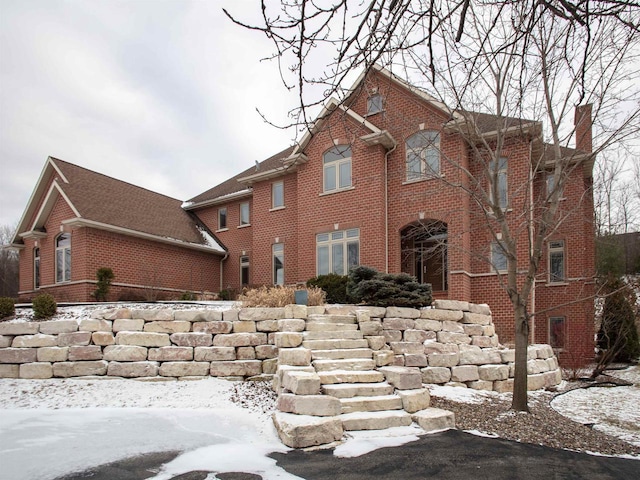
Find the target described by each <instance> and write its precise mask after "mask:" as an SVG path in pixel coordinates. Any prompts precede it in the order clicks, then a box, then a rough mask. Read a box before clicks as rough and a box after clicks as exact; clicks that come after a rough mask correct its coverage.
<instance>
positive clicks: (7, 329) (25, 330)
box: [0, 322, 40, 335]
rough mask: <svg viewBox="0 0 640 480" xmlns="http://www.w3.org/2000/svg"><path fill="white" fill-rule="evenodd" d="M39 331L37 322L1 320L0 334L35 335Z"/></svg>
mask: <svg viewBox="0 0 640 480" xmlns="http://www.w3.org/2000/svg"><path fill="white" fill-rule="evenodd" d="M39 331H40V324H39V323H36V322H0V335H35V334H36V333H38V332H39Z"/></svg>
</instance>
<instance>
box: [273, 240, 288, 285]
mask: <svg viewBox="0 0 640 480" xmlns="http://www.w3.org/2000/svg"><path fill="white" fill-rule="evenodd" d="M276 247H280V250H279V251H278V252H277V253H280V254H281V255H282V283H277V282H276V280H277V279H276ZM271 278H272V280H273V284H274V285H284V284H285V267H284V243H274V244H273V245H271Z"/></svg>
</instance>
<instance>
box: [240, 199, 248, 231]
mask: <svg viewBox="0 0 640 480" xmlns="http://www.w3.org/2000/svg"><path fill="white" fill-rule="evenodd" d="M250 223H251V222H250V218H249V202H244V203H241V204H240V226H243V225H249V224H250Z"/></svg>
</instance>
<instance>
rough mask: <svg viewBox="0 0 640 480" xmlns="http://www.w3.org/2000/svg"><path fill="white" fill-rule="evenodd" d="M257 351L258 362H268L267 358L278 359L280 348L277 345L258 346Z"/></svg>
mask: <svg viewBox="0 0 640 480" xmlns="http://www.w3.org/2000/svg"><path fill="white" fill-rule="evenodd" d="M255 350H256V358H257V359H258V360H266V359H267V358H276V357H277V356H278V347H276V346H275V345H258V346H256V347H255Z"/></svg>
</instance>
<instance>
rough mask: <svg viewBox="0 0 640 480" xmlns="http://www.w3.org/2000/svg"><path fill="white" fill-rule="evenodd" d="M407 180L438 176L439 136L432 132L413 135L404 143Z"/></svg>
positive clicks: (425, 131) (426, 131)
mask: <svg viewBox="0 0 640 480" xmlns="http://www.w3.org/2000/svg"><path fill="white" fill-rule="evenodd" d="M405 146H406V150H407V180H418V179H420V178H425V177H433V176H437V175H440V134H439V133H438V132H436V131H433V130H422V131H420V132H418V133H414V134H413V135H411V136H410V137H409V138H407V141H406V142H405Z"/></svg>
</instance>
